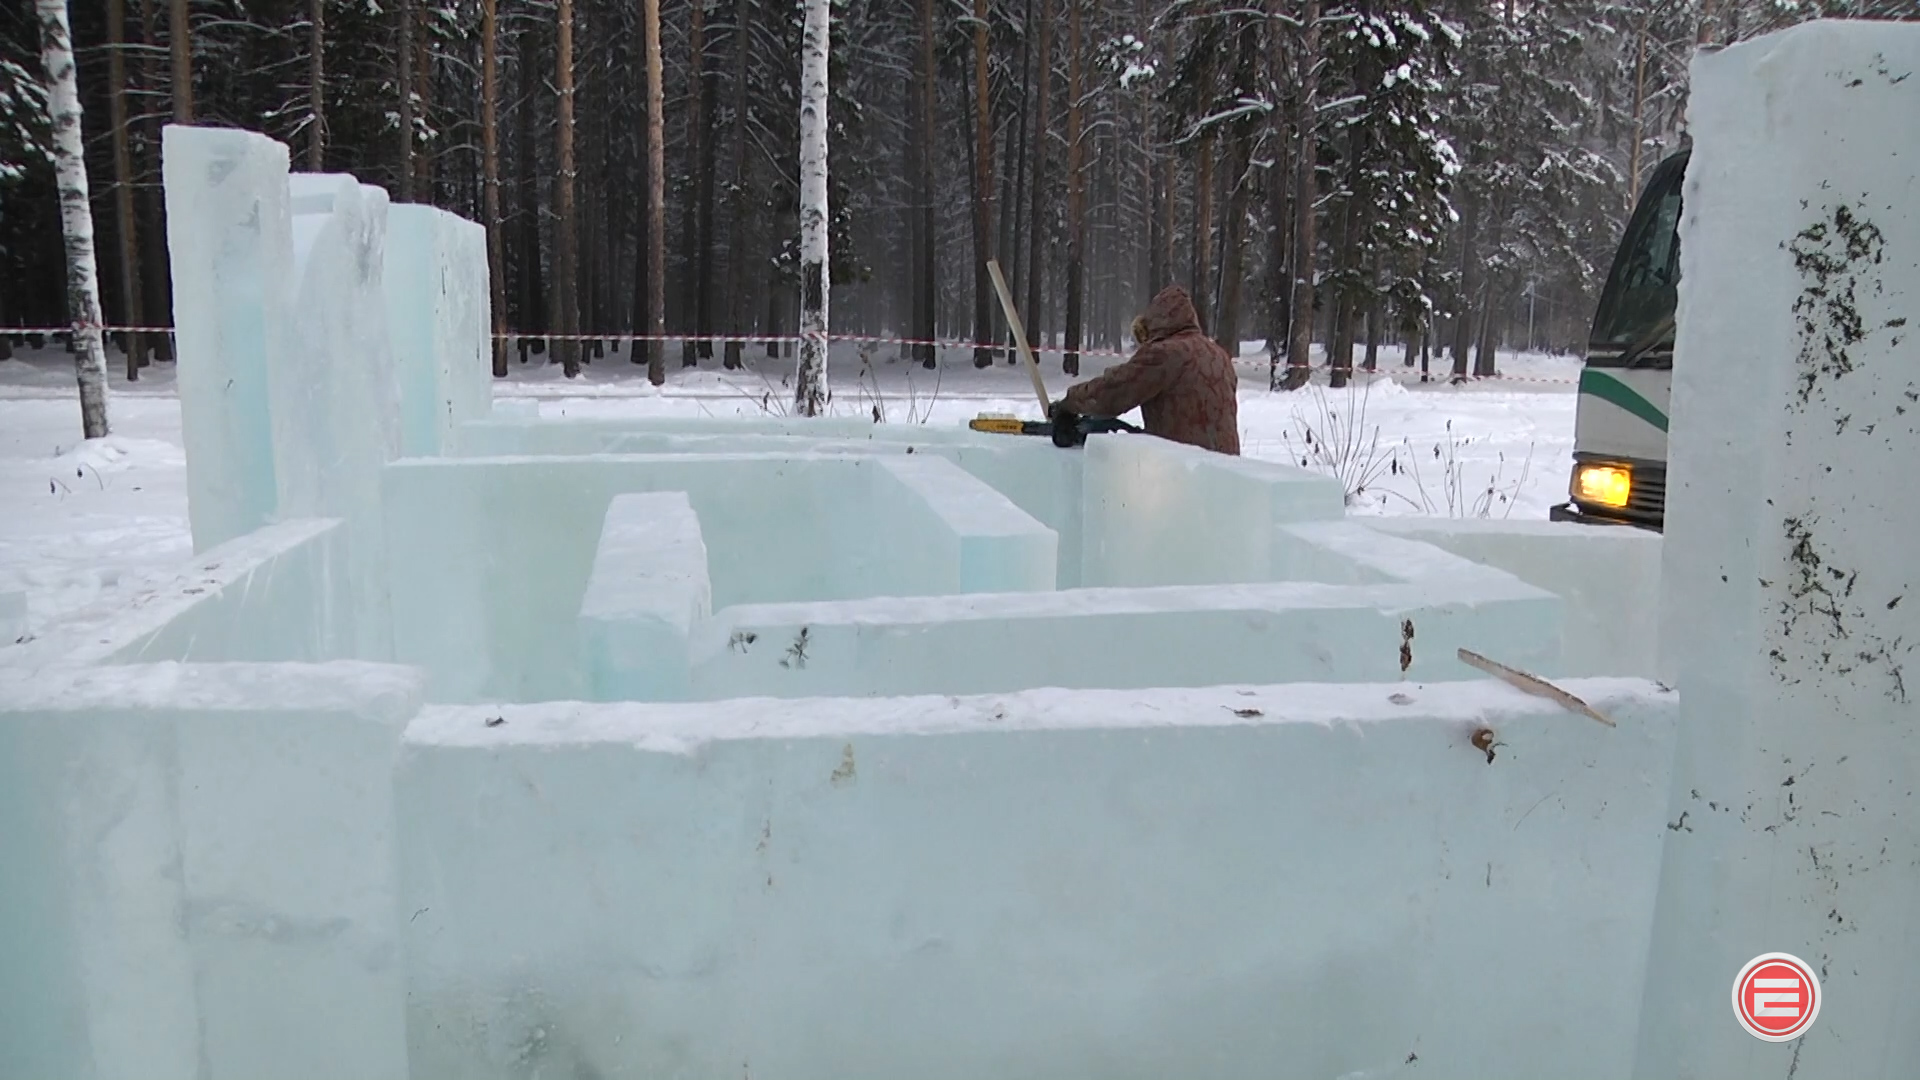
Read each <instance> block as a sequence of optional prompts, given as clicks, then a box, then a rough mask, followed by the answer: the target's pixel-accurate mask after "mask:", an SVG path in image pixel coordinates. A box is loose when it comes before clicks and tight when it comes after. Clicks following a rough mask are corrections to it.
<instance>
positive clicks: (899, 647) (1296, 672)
mask: <svg viewBox="0 0 1920 1080" xmlns="http://www.w3.org/2000/svg"><path fill="white" fill-rule="evenodd" d="M1408 622H1411V623H1412V624H1413V637H1412V639H1411V640H1409V639H1408V638H1407V634H1406V632H1405V631H1406V625H1405V624H1406V623H1408ZM1558 623H1559V600H1558V599H1557V598H1555V597H1552V596H1550V595H1548V594H1546V593H1543V592H1541V591H1539V590H1537V589H1533V588H1531V587H1529V586H1526V585H1524V584H1522V583H1520V582H1519V581H1517V580H1513V579H1510V578H1508V579H1505V581H1504V583H1501V582H1490V583H1488V584H1487V585H1485V586H1484V587H1480V588H1473V587H1458V588H1452V589H1448V588H1445V587H1438V586H1432V585H1425V584H1417V585H1409V584H1389V585H1372V586H1352V587H1341V586H1332V585H1322V584H1314V583H1300V582H1285V583H1268V584H1257V585H1204V586H1189V587H1179V586H1161V587H1155V588H1140V589H1076V590H1070V591H1066V592H1056V593H1004V594H998V595H976V596H944V597H924V598H892V597H881V598H875V599H866V600H844V601H834V602H827V603H802V604H742V605H738V606H734V607H729V608H726V609H723V610H721V611H718V612H716V613H715V614H714V617H713V619H712V620H710V621H708V622H707V623H705V624H703V625H702V626H700V627H698V628H697V629H696V631H695V636H694V643H693V648H692V663H693V671H692V684H693V693H694V696H695V697H696V698H701V699H709V700H718V699H722V698H729V697H738V696H754V695H764V696H767V697H805V696H811V695H822V694H836V695H838V694H844V695H874V696H881V695H890V694H928V693H945V694H977V693H992V692H997V691H1012V690H1023V689H1028V688H1032V687H1048V686H1053V687H1074V688H1097V687H1140V688H1147V687H1165V686H1210V685H1216V684H1223V683H1245V682H1261V681H1268V680H1274V681H1278V680H1288V679H1299V680H1305V681H1328V682H1366V681H1374V680H1391V679H1395V678H1400V677H1403V676H1404V677H1406V678H1412V679H1423V678H1424V679H1461V678H1472V677H1475V673H1474V670H1473V669H1472V668H1470V667H1467V666H1466V665H1464V664H1461V663H1460V662H1459V660H1458V659H1457V657H1456V654H1455V650H1457V649H1459V648H1461V647H1466V648H1471V649H1473V650H1474V651H1476V652H1480V653H1484V654H1489V655H1492V656H1495V657H1496V658H1498V659H1500V660H1501V661H1502V662H1504V663H1508V664H1512V665H1515V666H1519V667H1522V668H1527V669H1529V670H1537V669H1538V668H1539V667H1540V666H1542V665H1544V664H1546V663H1548V662H1551V661H1553V660H1555V659H1557V658H1558V655H1559V635H1558V629H1559V625H1558ZM1403 644H1405V645H1406V646H1407V651H1406V652H1405V653H1404V654H1403V652H1402V649H1401V646H1402V645H1403ZM1403 662H1404V667H1403Z"/></svg>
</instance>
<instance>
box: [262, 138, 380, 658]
mask: <svg viewBox="0 0 1920 1080" xmlns="http://www.w3.org/2000/svg"><path fill="white" fill-rule="evenodd" d="M289 191H290V192H291V203H292V208H293V258H294V269H295V274H296V282H297V283H296V286H295V293H294V298H295V299H294V303H293V304H292V305H291V307H290V310H289V334H290V335H291V340H292V342H293V343H294V344H290V345H289V348H288V350H287V353H288V354H287V361H288V362H287V363H285V364H284V365H282V367H281V368H280V369H279V370H277V371H276V372H275V379H274V382H273V386H274V450H275V455H276V458H277V469H278V477H279V486H280V513H281V514H282V515H283V516H287V517H323V516H324V517H339V518H344V519H346V521H347V525H348V534H349V546H350V548H351V550H352V553H353V560H354V564H353V566H352V568H351V570H350V572H349V579H350V585H349V587H350V589H351V590H352V593H353V601H354V610H355V620H354V626H355V651H356V654H357V655H359V656H361V657H362V658H365V659H385V658H386V657H387V656H388V654H389V652H390V646H389V644H388V639H387V629H388V621H389V620H388V617H387V602H388V601H387V590H386V581H385V575H384V574H383V573H382V572H381V559H382V554H381V553H382V550H383V543H384V541H383V538H382V536H381V528H380V487H379V483H380V481H379V469H380V466H381V465H383V464H385V463H387V462H389V461H392V460H393V459H394V458H396V457H398V456H399V453H400V391H399V383H398V373H397V372H396V370H395V368H394V362H393V343H392V340H391V339H390V337H389V335H388V332H387V318H386V293H385V286H384V284H383V276H382V275H383V267H384V262H385V243H386V231H387V193H386V192H384V191H382V190H380V189H379V188H376V187H370V186H368V185H365V184H361V183H359V182H357V181H355V180H354V179H353V177H351V176H338V175H330V174H306V173H303V174H300V175H296V176H294V177H292V178H290V181H289Z"/></svg>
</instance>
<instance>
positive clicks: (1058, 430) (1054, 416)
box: [1047, 401, 1087, 450]
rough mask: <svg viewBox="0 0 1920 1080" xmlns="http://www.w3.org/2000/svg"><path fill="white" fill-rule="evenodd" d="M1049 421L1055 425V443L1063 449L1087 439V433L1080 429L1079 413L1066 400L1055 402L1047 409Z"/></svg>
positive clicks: (1068, 448)
mask: <svg viewBox="0 0 1920 1080" xmlns="http://www.w3.org/2000/svg"><path fill="white" fill-rule="evenodd" d="M1047 422H1048V423H1050V424H1052V425H1053V445H1055V446H1058V447H1060V448H1061V449H1062V450H1071V449H1073V448H1074V447H1076V446H1079V445H1080V444H1081V443H1084V442H1086V441H1087V436H1086V433H1085V432H1083V431H1081V430H1080V417H1079V414H1077V413H1075V412H1073V411H1072V410H1070V409H1068V408H1067V406H1066V403H1065V402H1060V401H1056V402H1054V403H1053V407H1052V408H1050V409H1048V410H1047Z"/></svg>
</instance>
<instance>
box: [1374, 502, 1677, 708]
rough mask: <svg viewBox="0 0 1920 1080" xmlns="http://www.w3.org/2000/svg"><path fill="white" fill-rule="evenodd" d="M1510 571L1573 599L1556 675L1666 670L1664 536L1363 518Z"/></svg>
mask: <svg viewBox="0 0 1920 1080" xmlns="http://www.w3.org/2000/svg"><path fill="white" fill-rule="evenodd" d="M1356 521H1357V522H1359V523H1363V524H1365V525H1366V526H1367V527H1368V528H1370V529H1374V530H1377V531H1379V532H1384V533H1386V534H1388V535H1390V536H1397V537H1403V538H1405V539H1409V540H1418V541H1420V542H1421V543H1425V544H1432V545H1434V546H1435V547H1439V548H1442V549H1444V550H1446V551H1448V552H1451V553H1453V554H1454V555H1458V556H1461V557H1463V558H1466V559H1469V560H1472V561H1473V562H1475V563H1478V564H1481V565H1485V566H1491V567H1496V568H1498V569H1500V570H1504V571H1506V572H1507V573H1509V574H1512V575H1513V576H1515V577H1517V578H1519V579H1520V580H1522V581H1524V582H1526V583H1527V584H1529V585H1532V586H1534V587H1536V588H1540V589H1545V590H1546V591H1548V592H1550V593H1553V594H1554V595H1556V596H1558V597H1560V598H1562V599H1563V600H1565V601H1566V604H1565V605H1564V606H1563V608H1562V609H1561V610H1562V611H1563V612H1564V613H1565V615H1564V618H1565V620H1566V622H1565V626H1564V628H1563V637H1562V645H1563V647H1562V650H1561V653H1562V655H1561V659H1560V662H1559V663H1558V664H1556V665H1555V666H1554V667H1553V668H1552V669H1551V670H1550V671H1546V672H1542V673H1541V674H1550V675H1565V676H1571V675H1638V676H1642V677H1645V678H1654V677H1656V676H1660V675H1663V674H1665V673H1662V672H1660V671H1659V670H1658V669H1659V658H1660V548H1661V537H1660V534H1658V533H1653V532H1648V531H1645V530H1642V529H1631V528H1621V529H1599V528H1593V527H1591V526H1585V525H1578V524H1572V523H1568V522H1552V521H1496V520H1490V519H1477V518H1472V519H1457V518H1427V517H1380V518H1364V519H1356Z"/></svg>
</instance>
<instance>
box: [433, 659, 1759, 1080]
mask: <svg viewBox="0 0 1920 1080" xmlns="http://www.w3.org/2000/svg"><path fill="white" fill-rule="evenodd" d="M1568 688H1569V689H1570V690H1571V691H1572V692H1574V693H1576V694H1580V695H1582V696H1583V697H1585V698H1587V699H1588V700H1591V701H1594V702H1596V703H1599V704H1600V705H1601V706H1602V707H1603V708H1605V709H1607V710H1608V711H1609V713H1610V714H1612V715H1613V716H1614V717H1615V718H1616V719H1617V720H1618V721H1619V724H1620V726H1619V727H1618V728H1617V729H1607V728H1604V727H1602V726H1600V725H1599V724H1595V723H1592V722H1591V721H1587V720H1581V719H1578V718H1569V717H1568V716H1567V715H1566V714H1565V713H1564V712H1563V711H1561V710H1560V709H1559V707H1558V706H1557V705H1554V704H1553V703H1551V702H1546V701H1542V700H1540V699H1538V698H1529V697H1525V696H1523V695H1521V694H1520V693H1518V692H1517V691H1513V690H1510V689H1508V688H1506V687H1503V686H1498V685H1491V686H1490V685H1487V684H1451V685H1447V686H1428V687H1423V688H1422V687H1412V686H1407V687H1404V688H1403V689H1404V692H1403V693H1400V694H1398V695H1397V696H1390V694H1392V693H1393V689H1394V688H1392V687H1389V686H1377V685H1376V686H1344V687H1328V686H1313V685H1301V684H1293V685H1281V686H1259V687H1249V688H1241V689H1233V688H1219V689H1212V690H1185V691H1182V690H1150V691H1126V692H1114V691H1091V692H1080V693H1071V694H1069V693H1066V692H1062V691H1049V690H1042V691H1034V692H1030V693H1024V694H1015V695H1009V696H1001V697H986V698H947V697H920V698H904V699H901V698H896V699H889V700H882V701H853V700H846V699H834V698H829V699H809V700H805V701H781V702H768V701H741V702H733V703H726V704H718V705H715V704H705V705H699V706H693V705H665V706H644V705H632V704H625V705H582V704H547V705H536V706H526V707H507V708H505V709H499V708H440V709H429V710H427V711H425V712H424V713H423V714H422V716H421V718H420V719H419V720H418V721H416V722H415V723H414V724H413V725H412V726H411V727H410V728H409V729H408V732H407V737H406V749H405V751H404V754H403V758H402V762H401V766H400V770H399V774H398V778H397V780H396V789H397V794H396V800H397V804H398V807H399V817H400V822H401V832H402V842H401V847H402V853H403V854H402V863H401V864H402V871H401V874H402V881H403V885H402V890H403V901H402V904H401V910H402V911H404V912H406V913H408V914H407V916H406V917H405V921H404V922H403V925H402V932H403V934H404V935H405V937H406V941H407V951H408V980H409V981H408V1002H409V1006H410V1010H411V1011H410V1015H409V1020H408V1038H409V1044H410V1046H411V1049H412V1052H413V1066H414V1070H415V1073H416V1075H418V1076H422V1077H429V1076H430V1077H452V1076H458V1077H465V1078H470V1080H506V1078H510V1077H526V1076H531V1075H538V1076H574V1077H577V1076H605V1077H615V1076H622V1077H624V1076H633V1077H646V1076H669V1075H687V1076H732V1075H737V1074H739V1073H740V1071H741V1063H742V1062H749V1063H751V1071H752V1073H753V1075H755V1076H761V1075H767V1076H780V1077H783V1078H787V1080H829V1078H840V1077H851V1076H865V1077H923V1078H928V1080H974V1078H979V1077H987V1076H1007V1075H1019V1076H1033V1077H1114V1076H1139V1077H1148V1076H1152V1077H1177V1076H1178V1077H1184V1076H1198V1075H1204V1076H1208V1077H1218V1078H1234V1080H1238V1078H1249V1080H1251V1078H1253V1077H1271V1076H1274V1075H1276V1073H1278V1074H1283V1075H1286V1076H1300V1077H1336V1076H1342V1075H1348V1074H1351V1073H1354V1072H1356V1071H1360V1070H1372V1069H1376V1068H1380V1069H1384V1068H1386V1067H1388V1066H1391V1065H1395V1064H1402V1063H1405V1062H1406V1061H1407V1060H1408V1059H1409V1058H1410V1057H1417V1058H1418V1069H1417V1071H1414V1072H1413V1073H1412V1075H1416V1076H1417V1075H1421V1074H1422V1073H1431V1074H1432V1075H1436V1076H1455V1077H1524V1076H1553V1077H1556V1078H1565V1080H1576V1078H1578V1080H1587V1078H1591V1080H1614V1078H1617V1077H1619V1076H1621V1075H1622V1074H1623V1073H1624V1072H1625V1071H1626V1070H1627V1068H1628V1067H1629V1063H1630V1060H1631V1057H1632V1048H1631V1046H1630V1043H1631V1035H1630V1033H1631V1032H1632V1030H1633V1024H1634V1020H1635V1015H1636V1011H1637V1007H1636V1000H1635V999H1636V997H1637V995H1638V988H1639V986H1640V982H1641V978H1642V973H1643V971H1644V969H1645V965H1646V952H1645V949H1644V947H1643V946H1644V941H1645V934H1646V926H1647V921H1648V919H1649V917H1650V907H1651V904H1650V900H1651V896H1652V893H1653V890H1654V885H1655V882H1654V876H1655V867H1656V865H1657V862H1658V858H1659V855H1658V852H1659V846H1660V839H1661V837H1662V836H1664V835H1665V834H1666V833H1665V830H1664V829H1663V828H1662V825H1663V823H1664V818H1663V817H1662V814H1663V812H1664V808H1663V807H1662V805H1661V800H1660V799H1659V798H1658V797H1657V796H1658V792H1659V791H1660V790H1661V789H1662V788H1663V787H1664V784H1665V781H1666V777H1667V773H1668V770H1669V768H1670V766H1671V760H1672V758H1671V747H1672V737H1673V729H1672V720H1673V706H1672V698H1671V696H1670V695H1664V694H1660V693H1658V692H1657V691H1656V690H1655V689H1654V687H1653V686H1652V685H1651V684H1648V683H1643V682H1638V681H1635V680H1583V681H1573V682H1571V683H1570V684H1569V686H1568ZM495 719H498V720H499V721H500V722H499V723H497V724H492V723H490V721H492V720H495ZM1480 725H1490V726H1491V727H1492V728H1493V729H1494V730H1496V731H1497V732H1498V733H1499V735H1500V739H1501V741H1502V742H1503V743H1505V744H1506V746H1504V747H1500V748H1496V753H1498V754H1499V760H1498V761H1496V762H1495V763H1493V764H1489V763H1488V762H1487V761H1486V758H1485V756H1484V755H1483V754H1482V753H1481V752H1480V751H1479V750H1476V749H1474V748H1473V747H1472V746H1471V745H1469V738H1470V736H1471V733H1472V731H1473V730H1474V729H1475V727H1477V726H1480ZM1517 763H1520V764H1517ZM449 808H459V812H448V810H449ZM562 837H563V838H564V839H563V840H562V839H559V838H562ZM556 883H568V884H567V885H566V886H565V887H559V886H556ZM413 913H418V915H417V917H414V914H413ZM506 928H511V937H510V938H507V937H506V933H507V930H506ZM1716 1000H1717V1001H1718V1002H1719V1004H1720V1008H1721V1009H1725V1008H1726V993H1725V988H1724V987H1723V988H1721V993H1720V994H1718V995H1716ZM1726 1022H1727V1023H1728V1024H1729V1025H1731V1020H1730V1018H1729V1019H1727V1020H1726ZM1489 1025H1492V1026H1491V1028H1490V1026H1489ZM1276 1063H1284V1064H1281V1065H1276Z"/></svg>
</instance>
